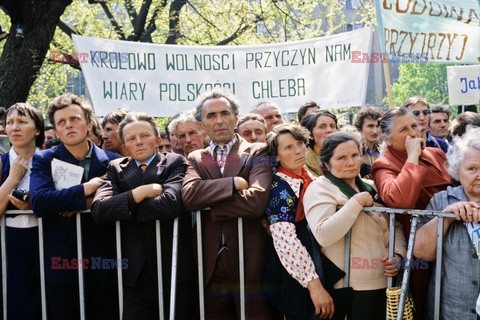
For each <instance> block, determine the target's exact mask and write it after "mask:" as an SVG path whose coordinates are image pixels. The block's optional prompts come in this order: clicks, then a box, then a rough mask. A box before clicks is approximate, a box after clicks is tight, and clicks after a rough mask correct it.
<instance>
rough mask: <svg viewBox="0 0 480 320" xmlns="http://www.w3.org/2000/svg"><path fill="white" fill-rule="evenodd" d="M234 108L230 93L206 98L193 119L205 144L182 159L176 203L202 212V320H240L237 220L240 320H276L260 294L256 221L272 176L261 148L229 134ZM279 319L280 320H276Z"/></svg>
mask: <svg viewBox="0 0 480 320" xmlns="http://www.w3.org/2000/svg"><path fill="white" fill-rule="evenodd" d="M237 115H238V102H237V100H236V98H235V97H234V96H233V95H231V94H230V93H227V92H223V91H212V92H206V93H205V94H203V95H202V96H200V97H199V98H198V100H197V105H196V114H195V117H196V118H197V120H198V121H199V122H201V123H202V126H203V127H204V128H205V131H206V133H207V135H208V136H209V137H210V139H211V143H210V146H209V147H208V148H206V149H200V150H195V151H193V152H191V153H190V154H189V155H188V169H187V173H186V175H185V179H184V182H183V186H182V197H183V201H184V204H185V207H186V208H187V209H189V210H194V211H195V210H202V209H206V208H208V210H202V241H203V257H204V265H203V276H204V281H205V283H204V285H205V290H204V292H205V316H206V318H207V319H209V320H211V319H222V320H225V319H240V300H239V291H240V288H239V254H238V231H237V218H243V232H244V237H245V238H244V239H245V240H244V249H245V250H244V253H245V263H244V266H245V287H246V319H278V318H279V316H278V314H277V313H276V311H275V310H274V308H273V307H272V305H271V304H270V303H269V302H268V301H267V300H266V299H265V298H264V297H263V295H262V292H261V275H262V273H263V269H264V266H265V264H266V260H267V258H268V257H269V253H268V251H269V248H270V247H269V239H268V236H267V234H266V232H265V230H264V229H263V227H262V224H261V216H262V213H263V211H264V209H265V205H266V203H267V200H268V195H269V190H270V185H271V183H272V170H271V168H270V165H269V157H268V156H267V154H266V145H265V144H263V143H262V144H261V143H255V144H250V143H248V142H247V141H246V140H244V139H243V138H241V137H240V136H239V135H237V134H235V133H234V129H235V127H236V124H237V120H238V117H237ZM279 319H281V317H280V318H279Z"/></svg>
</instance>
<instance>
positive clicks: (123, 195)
mask: <svg viewBox="0 0 480 320" xmlns="http://www.w3.org/2000/svg"><path fill="white" fill-rule="evenodd" d="M118 130H119V131H118V132H119V136H120V139H121V140H122V142H123V143H124V144H125V148H126V150H127V152H128V154H129V155H130V157H127V158H121V159H117V160H115V161H112V162H111V163H110V166H109V167H108V171H107V176H106V178H105V180H104V182H103V184H102V186H101V187H100V188H99V189H98V191H97V194H96V196H95V200H94V202H93V205H92V215H93V217H94V219H95V221H97V222H99V223H109V222H113V221H116V220H121V221H122V223H121V229H122V251H123V252H122V258H124V259H127V261H128V268H127V269H126V270H125V273H124V296H123V297H124V308H123V319H125V320H127V319H159V314H158V286H157V283H158V281H157V279H158V277H157V255H156V244H155V243H156V241H155V239H156V236H155V224H156V223H155V220H162V222H161V237H162V239H161V243H162V269H163V283H164V288H163V290H164V293H165V297H167V296H168V293H169V292H170V291H169V289H170V284H171V283H170V275H171V261H172V255H171V252H172V239H173V234H172V230H173V220H174V219H175V218H177V217H180V220H179V222H180V223H179V244H178V250H179V251H178V268H177V270H178V271H177V298H176V301H177V303H176V310H175V319H190V317H191V314H192V312H193V305H194V292H195V290H196V288H195V285H194V283H193V279H194V277H195V275H194V271H193V253H192V247H191V240H190V233H191V230H192V229H191V220H190V219H191V218H190V215H188V216H187V215H186V214H185V213H186V212H185V209H184V207H183V204H182V201H181V197H180V190H181V185H182V180H183V177H184V176H185V170H186V167H187V164H186V161H185V158H184V157H182V156H181V155H178V154H175V153H167V154H163V153H161V152H158V146H159V144H160V141H161V138H160V137H159V135H158V131H157V127H156V123H155V119H154V118H153V117H152V116H149V115H146V114H144V113H130V114H128V115H127V117H126V118H125V119H124V120H123V121H122V122H121V123H120V125H119V127H118ZM165 297H164V302H165V304H166V307H165V317H166V318H167V317H168V311H169V310H168V309H169V299H168V298H165Z"/></svg>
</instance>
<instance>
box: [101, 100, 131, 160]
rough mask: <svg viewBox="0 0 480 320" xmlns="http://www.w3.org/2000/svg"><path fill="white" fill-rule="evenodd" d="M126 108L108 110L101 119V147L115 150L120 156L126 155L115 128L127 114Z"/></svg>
mask: <svg viewBox="0 0 480 320" xmlns="http://www.w3.org/2000/svg"><path fill="white" fill-rule="evenodd" d="M128 112H129V111H128V110H127V109H121V108H120V109H117V110H115V111H112V112H110V113H109V114H107V115H106V116H105V117H104V118H103V119H102V129H103V134H102V140H103V149H104V150H108V151H110V152H115V153H117V154H119V155H121V156H124V157H125V156H127V153H126V150H125V147H124V146H123V143H122V140H120V137H119V136H118V133H117V129H118V125H119V124H120V122H122V120H123V119H125V117H126V116H127V114H128Z"/></svg>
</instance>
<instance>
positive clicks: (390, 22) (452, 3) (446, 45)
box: [375, 0, 480, 64]
mask: <svg viewBox="0 0 480 320" xmlns="http://www.w3.org/2000/svg"><path fill="white" fill-rule="evenodd" d="M479 3H480V1H479V0H461V1H460V0H435V1H429V0H375V8H376V15H377V21H378V27H379V32H378V33H379V35H380V41H381V46H382V50H384V51H383V52H385V53H388V54H389V59H391V60H399V59H400V60H401V61H402V62H436V63H458V64H460V63H464V64H475V63H479V62H480V20H479V18H480V4H479Z"/></svg>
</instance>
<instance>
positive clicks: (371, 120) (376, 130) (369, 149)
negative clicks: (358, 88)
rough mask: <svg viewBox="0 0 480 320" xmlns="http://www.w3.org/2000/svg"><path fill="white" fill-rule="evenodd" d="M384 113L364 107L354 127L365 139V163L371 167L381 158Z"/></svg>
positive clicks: (359, 112) (356, 118) (357, 116)
mask: <svg viewBox="0 0 480 320" xmlns="http://www.w3.org/2000/svg"><path fill="white" fill-rule="evenodd" d="M382 115H383V112H382V111H380V110H379V109H378V108H374V107H364V108H361V109H360V111H358V113H357V115H356V116H355V120H354V122H353V123H354V125H355V128H357V130H358V132H360V134H361V135H362V138H363V163H366V164H367V165H369V166H370V167H371V166H372V165H373V162H374V161H375V160H377V159H378V157H380V147H379V142H380V136H381V135H382V130H381V129H380V118H381V117H382Z"/></svg>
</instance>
